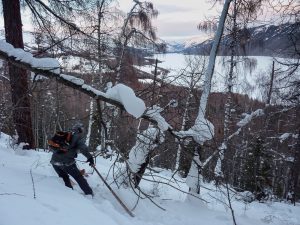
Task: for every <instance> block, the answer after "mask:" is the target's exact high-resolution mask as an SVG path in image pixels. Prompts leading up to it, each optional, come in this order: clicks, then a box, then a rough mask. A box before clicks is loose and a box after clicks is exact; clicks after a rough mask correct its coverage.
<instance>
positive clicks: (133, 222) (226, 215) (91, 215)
mask: <svg viewBox="0 0 300 225" xmlns="http://www.w3.org/2000/svg"><path fill="white" fill-rule="evenodd" d="M8 140H9V137H8V136H7V135H5V134H3V133H1V135H0V225H20V224H24V225H40V224H43V225H53V224H56V225H71V224H72V225H90V224H105V225H142V224H146V225H183V224H184V225H198V224H205V225H231V224H232V219H231V216H230V212H229V210H228V208H227V209H226V208H225V207H224V205H222V204H221V203H220V202H219V201H216V200H215V199H214V198H212V197H211V195H213V196H214V197H218V193H214V192H212V191H207V190H205V189H203V188H202V189H201V197H203V198H204V199H206V200H207V201H208V202H209V203H207V204H206V203H203V202H202V201H200V200H197V199H194V198H192V200H191V199H190V198H188V199H186V195H185V194H184V193H181V192H178V191H176V190H175V189H172V188H170V187H168V186H165V185H161V184H160V185H155V184H153V183H151V182H146V181H142V182H141V189H142V190H143V191H145V192H146V193H149V194H152V195H159V197H155V198H154V201H155V202H156V203H158V204H159V205H160V206H162V207H163V208H165V209H166V211H162V210H161V209H159V208H158V207H156V206H155V205H153V204H152V203H151V202H150V201H149V200H147V199H140V200H139V204H138V205H137V206H136V207H135V209H134V211H133V213H134V214H135V217H134V218H131V217H130V216H129V215H128V214H126V212H125V211H124V209H123V208H122V207H121V206H120V205H119V203H118V202H117V201H116V200H115V199H114V197H113V196H112V194H111V193H110V191H109V190H108V189H107V188H106V187H105V185H104V184H103V183H102V181H101V180H100V178H99V177H98V176H97V174H96V173H93V174H91V175H90V176H89V177H88V178H87V180H88V182H89V184H90V185H91V187H92V188H93V190H94V192H95V197H94V198H91V197H90V196H84V195H83V194H82V191H81V190H80V188H79V187H78V185H75V186H74V190H71V189H69V188H67V187H65V186H64V184H63V181H62V180H61V179H60V178H58V176H57V175H56V173H55V171H54V170H53V169H52V166H51V165H50V164H49V160H50V157H51V154H50V153H47V152H37V151H23V150H20V149H15V150H13V149H12V148H11V147H9V146H7V144H8V143H10V141H8ZM79 159H80V160H84V157H83V156H80V157H79ZM112 162H113V161H111V160H105V159H101V158H99V159H98V160H97V168H98V169H99V171H100V173H101V174H102V175H103V176H104V177H106V175H107V172H108V170H109V168H110V166H111V164H112ZM77 164H78V166H79V167H80V168H85V169H86V171H87V172H88V173H89V172H92V169H91V168H90V167H89V166H88V165H86V164H81V163H80V162H78V163H77ZM157 170H160V171H161V172H160V173H159V175H160V176H161V177H164V178H170V177H171V176H172V172H171V171H167V170H162V169H159V168H157ZM30 171H31V172H32V175H33V180H34V182H33V183H34V188H33V183H32V181H31V175H30ZM148 172H149V171H146V173H148ZM148 178H149V177H148ZM178 179H179V178H178ZM107 181H108V183H109V184H111V186H112V188H113V189H114V190H115V191H116V193H117V194H118V195H119V196H120V197H121V199H123V201H124V202H125V203H126V205H127V206H128V207H129V208H130V209H132V208H133V207H134V206H135V204H136V201H137V197H136V195H135V194H134V193H133V192H132V191H131V190H128V189H122V188H121V189H117V188H116V186H115V185H114V184H112V183H113V182H112V176H111V175H109V176H108V180H107ZM173 185H175V186H177V185H180V186H181V188H182V189H183V190H185V191H187V186H186V185H185V184H184V183H177V184H175V183H174V184H173ZM205 185H207V186H208V187H209V188H211V189H214V186H213V185H211V184H205ZM34 190H35V194H36V198H35V199H34ZM220 198H224V197H222V196H220ZM233 204H234V210H235V214H236V218H237V224H238V225H252V224H256V225H263V224H274V225H299V224H300V205H299V203H298V205H297V206H296V207H294V206H292V205H290V204H286V203H279V202H277V203H275V202H273V203H268V204H262V203H257V202H254V203H251V204H248V205H246V206H245V205H244V204H243V203H241V202H238V201H234V202H233Z"/></svg>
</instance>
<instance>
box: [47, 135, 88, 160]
mask: <svg viewBox="0 0 300 225" xmlns="http://www.w3.org/2000/svg"><path fill="white" fill-rule="evenodd" d="M78 153H82V154H83V155H84V156H85V157H86V158H87V159H89V158H91V157H92V155H91V154H90V153H89V148H88V147H87V146H86V144H85V143H84V138H83V135H82V133H74V134H73V135H72V140H71V143H70V145H69V146H68V151H67V152H53V154H52V158H51V161H50V163H51V164H53V165H57V166H69V165H72V164H74V163H75V158H76V157H77V154H78Z"/></svg>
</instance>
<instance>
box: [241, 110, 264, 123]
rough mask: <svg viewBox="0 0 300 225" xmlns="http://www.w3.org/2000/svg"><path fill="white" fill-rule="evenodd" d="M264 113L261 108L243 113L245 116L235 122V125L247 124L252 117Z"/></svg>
mask: <svg viewBox="0 0 300 225" xmlns="http://www.w3.org/2000/svg"><path fill="white" fill-rule="evenodd" d="M262 115H264V111H263V110H262V109H257V110H256V111H254V112H252V113H251V114H245V118H244V119H242V120H241V121H239V122H238V123H237V126H239V127H243V126H245V125H246V124H248V123H249V122H250V121H251V120H252V119H253V118H255V117H258V116H262Z"/></svg>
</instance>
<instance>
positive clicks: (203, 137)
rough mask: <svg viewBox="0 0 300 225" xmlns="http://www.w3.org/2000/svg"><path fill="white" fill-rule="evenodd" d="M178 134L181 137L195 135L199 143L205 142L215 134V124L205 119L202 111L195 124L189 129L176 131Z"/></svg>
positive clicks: (194, 137)
mask: <svg viewBox="0 0 300 225" xmlns="http://www.w3.org/2000/svg"><path fill="white" fill-rule="evenodd" d="M176 134H177V135H178V136H180V137H193V139H194V140H195V141H196V142H197V143H199V144H203V143H204V142H205V141H207V140H210V139H212V137H213V136H214V125H213V124H212V123H211V122H210V121H209V120H207V119H205V118H204V116H203V113H201V115H198V117H197V119H196V121H195V124H194V126H192V127H191V128H190V129H189V130H187V131H179V132H176Z"/></svg>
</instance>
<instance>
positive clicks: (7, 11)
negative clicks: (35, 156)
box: [2, 0, 34, 149]
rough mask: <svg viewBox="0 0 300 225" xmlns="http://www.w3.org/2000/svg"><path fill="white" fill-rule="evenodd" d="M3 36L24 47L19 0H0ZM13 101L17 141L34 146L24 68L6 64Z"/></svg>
mask: <svg viewBox="0 0 300 225" xmlns="http://www.w3.org/2000/svg"><path fill="white" fill-rule="evenodd" d="M2 5H3V15H4V26H5V38H6V41H7V42H8V43H10V44H12V45H13V46H14V47H15V48H22V49H24V43H23V36H22V21H21V12H20V1H19V0H2ZM8 68H9V77H10V85H11V96H12V103H13V120H14V124H15V129H16V131H17V134H18V137H19V138H18V143H22V142H23V143H26V145H24V147H23V148H24V149H30V148H34V136H33V130H32V121H31V111H30V100H29V93H28V79H27V72H26V70H24V69H22V68H19V67H16V66H14V65H13V64H11V63H9V64H8Z"/></svg>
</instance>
